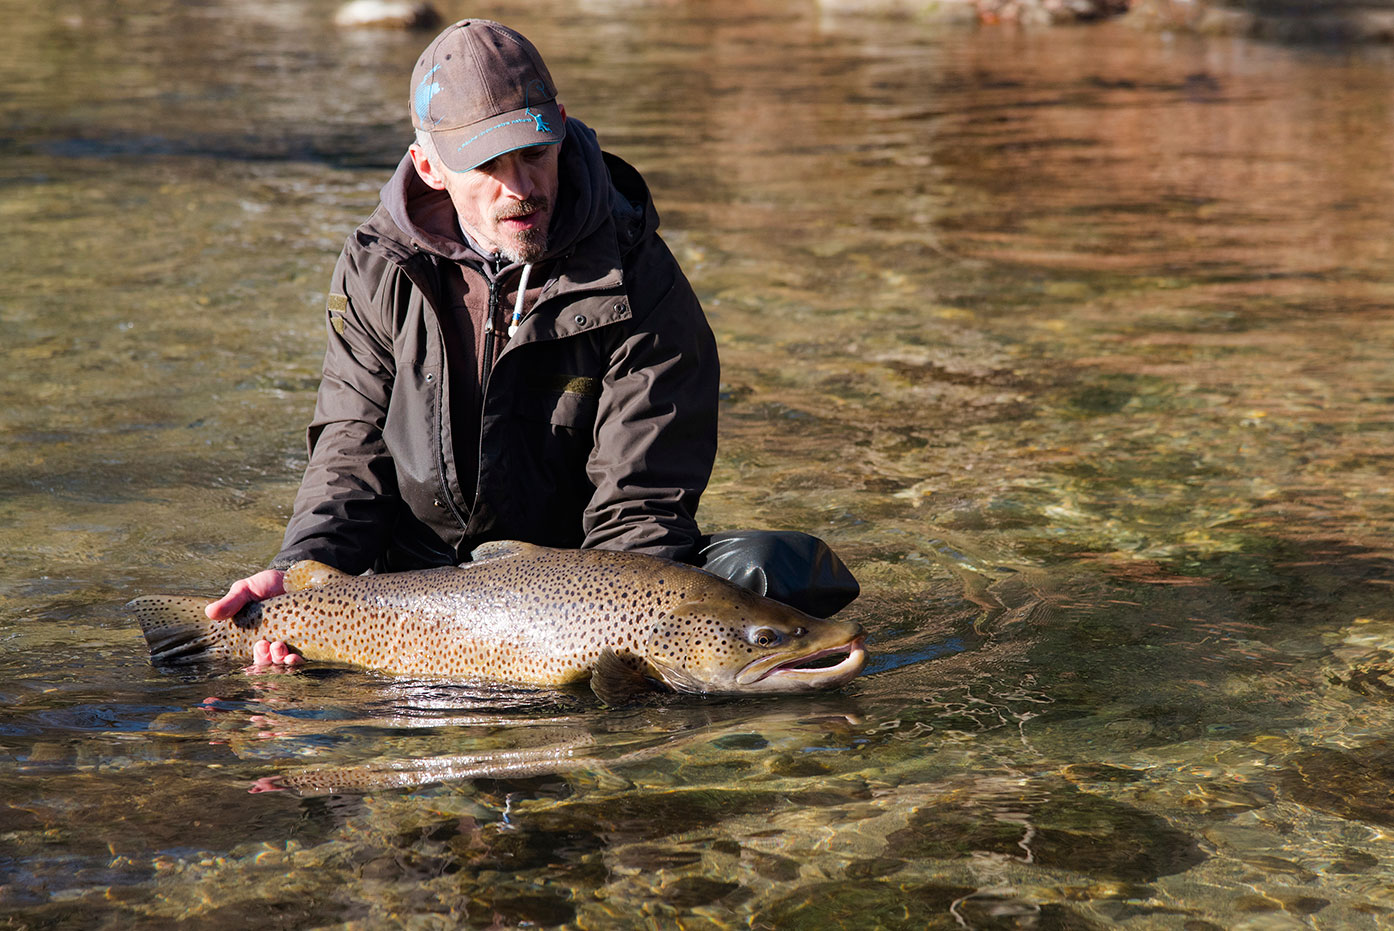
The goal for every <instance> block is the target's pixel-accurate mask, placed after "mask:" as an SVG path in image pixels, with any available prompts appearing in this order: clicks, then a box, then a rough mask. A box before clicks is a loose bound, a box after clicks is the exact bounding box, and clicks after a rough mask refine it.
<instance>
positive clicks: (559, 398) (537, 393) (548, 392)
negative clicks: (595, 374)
mask: <svg viewBox="0 0 1394 931" xmlns="http://www.w3.org/2000/svg"><path fill="white" fill-rule="evenodd" d="M599 404H600V379H598V378H588V377H584V376H578V375H542V376H538V377H536V378H532V379H529V380H528V382H527V384H525V386H524V389H523V390H522V391H521V392H519V394H518V399H517V402H516V405H515V407H514V410H515V411H516V412H517V414H518V417H519V418H521V419H523V420H528V421H532V422H534V423H549V424H551V425H552V426H553V427H554V428H560V429H561V430H562V431H567V432H574V433H577V434H580V435H581V436H582V437H584V438H585V439H586V440H587V441H588V440H589V439H590V435H591V432H592V431H593V430H594V428H595V412H596V409H597V408H598V406H599Z"/></svg>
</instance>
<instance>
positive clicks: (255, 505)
mask: <svg viewBox="0 0 1394 931" xmlns="http://www.w3.org/2000/svg"><path fill="white" fill-rule="evenodd" d="M333 7H334V5H333V3H331V2H327V0H307V2H304V3H291V2H270V0H268V2H240V0H239V2H231V0H228V2H214V0H205V2H202V3H180V2H174V0H166V2H161V0H147V2H142V3H138V4H137V3H124V4H108V3H99V2H96V0H71V2H67V3H58V4H50V5H48V6H46V7H43V8H40V9H33V8H32V5H31V4H27V3H19V2H17V0H7V2H5V3H3V4H0V14H3V22H4V23H5V30H4V31H3V33H0V82H2V83H3V87H4V88H5V93H4V94H3V95H0V120H3V132H0V218H3V223H0V270H2V271H3V274H2V275H0V326H2V327H3V331H0V332H2V333H3V338H0V399H3V404H2V405H0V430H2V431H3V432H2V433H0V436H3V445H0V641H2V642H3V645H4V650H3V653H2V654H0V709H3V710H0V803H3V805H4V807H3V808H0V918H3V919H4V920H5V921H6V922H8V923H9V924H11V925H18V926H21V927H25V926H29V927H45V928H59V927H72V928H79V927H80V928H132V927H135V928H158V927H168V926H170V925H171V924H173V923H174V922H176V921H180V920H183V921H197V922H199V924H200V926H201V927H206V928H210V929H215V928H242V927H248V926H249V920H250V921H251V923H252V924H253V925H255V924H258V923H261V924H264V925H265V926H275V927H306V928H308V927H343V926H352V927H374V928H377V927H398V926H400V927H412V928H434V927H457V926H467V927H477V928H485V927H512V926H516V925H529V926H546V927H551V926H565V927H580V928H622V927H655V928H666V927H683V928H728V927H744V928H810V929H812V928H819V929H822V928H830V927H841V928H933V927H944V928H955V927H969V928H1031V927H1034V928H1065V927H1069V928H1089V927H1104V926H1112V925H1117V926H1123V927H1135V928H1177V929H1187V931H1197V929H1207V928H1263V929H1270V928H1272V929H1281V928H1287V927H1303V926H1306V927H1319V928H1378V927H1388V926H1389V924H1390V923H1391V922H1394V892H1391V891H1390V890H1391V889H1394V841H1391V837H1390V831H1391V829H1394V743H1391V741H1390V736H1389V735H1390V734H1391V731H1392V730H1394V672H1392V670H1394V610H1391V608H1390V601H1389V594H1390V588H1389V586H1390V582H1391V579H1394V574H1391V568H1392V565H1391V557H1392V556H1394V551H1391V548H1390V544H1389V541H1390V539H1391V532H1394V504H1392V503H1391V501H1394V498H1391V496H1390V494H1389V491H1390V486H1391V479H1390V475H1389V467H1390V456H1391V453H1390V450H1391V439H1394V437H1392V436H1391V434H1394V418H1391V414H1390V411H1391V406H1390V401H1391V399H1394V340H1391V337H1394V278H1392V277H1391V274H1390V271H1389V269H1390V267H1391V260H1392V259H1394V212H1392V211H1391V207H1390V205H1391V203H1394V197H1392V196H1391V195H1392V194H1394V192H1391V185H1394V111H1391V109H1390V105H1389V104H1390V100H1391V99H1394V94H1391V92H1392V91H1394V57H1391V55H1390V53H1389V52H1388V51H1387V50H1378V49H1376V50H1358V51H1357V50H1342V49H1335V48H1314V49H1296V48H1285V47H1280V46H1274V45H1262V44H1254V43H1247V42H1238V41H1204V40H1191V39H1182V38H1167V37H1162V36H1157V35H1149V34H1139V33H1134V32H1132V31H1130V30H1128V29H1126V28H1121V27H1116V26H1107V27H1097V28H1088V29H1077V30H1076V29H1070V30H1059V31H1052V32H1039V33H1033V32H1027V33H1021V32H1015V31H1010V30H1005V29H1004V30H994V29H986V30H982V31H971V30H964V29H945V28H942V27H934V26H932V25H926V24H923V23H916V22H913V21H907V20H893V19H886V20H878V19H874V18H873V19H867V18H857V17H850V16H839V15H835V14H832V13H822V12H820V11H819V10H818V9H817V8H816V7H814V6H813V5H811V4H801V3H792V2H785V3H781V2H777V0H770V2H755V3H734V2H724V0H718V2H711V0H707V2H701V3H696V2H693V3H682V2H677V3H655V4H632V3H623V2H600V0H592V2H582V3H579V4H573V3H538V4H531V5H529V7H528V14H527V16H526V19H525V20H520V19H519V15H520V14H518V13H517V12H516V11H515V12H513V13H511V14H510V13H509V12H508V11H507V10H505V9H504V8H501V7H491V6H488V5H487V4H486V5H485V6H484V7H476V6H471V7H470V8H468V9H465V8H464V7H460V6H458V5H456V4H451V5H449V6H448V7H447V8H446V11H445V12H446V14H447V16H452V17H453V16H460V15H464V14H466V13H470V14H474V15H478V14H492V15H495V16H497V17H499V18H505V19H508V20H510V21H511V22H514V23H515V24H516V25H519V26H521V27H523V28H524V29H525V31H526V32H527V33H528V34H529V35H530V36H531V37H532V38H533V39H534V40H535V41H536V42H537V43H538V45H539V46H540V47H541V48H542V49H543V50H544V53H545V54H546V55H547V56H548V59H549V62H550V63H551V66H552V70H553V73H554V74H555V75H556V76H557V78H558V80H559V82H560V83H561V85H562V87H563V90H564V95H563V96H564V100H565V102H566V103H567V105H568V109H569V110H570V111H571V112H572V113H574V114H576V115H578V116H581V117H582V118H583V119H585V120H586V121H587V122H589V123H590V124H592V125H594V126H596V127H598V128H599V129H600V130H601V133H602V139H603V141H604V142H605V143H606V145H607V146H608V147H609V148H611V149H612V150H613V151H616V152H617V153H619V154H621V155H623V156H624V157H626V158H627V159H629V160H630V161H631V162H633V163H635V164H636V165H638V166H639V167H640V168H641V169H642V170H643V171H644V172H645V173H646V175H647V176H648V178H649V180H650V182H651V184H652V186H653V188H654V190H655V194H656V196H657V199H658V202H659V207H660V211H661V213H662V215H663V218H664V227H665V230H666V232H667V236H668V239H669V242H670V243H671V244H672V245H673V247H674V250H675V251H676V252H677V253H678V255H679V257H680V259H681V260H682V262H683V264H684V266H685V267H686V268H687V270H688V272H689V274H690V276H691V278H692V280H693V282H694V284H695V286H696V288H697V290H698V292H699V293H700V294H701V296H702V298H703V300H704V303H705V305H706V307H707V309H708V312H709V315H710V317H711V320H712V322H713V325H714V327H715V329H716V331H717V333H718V337H719V339H720V341H721V345H722V350H723V364H724V368H723V381H724V386H725V388H724V391H725V394H724V397H725V400H724V407H723V421H722V450H721V455H720V459H719V463H718V469H717V474H716V475H715V477H714V481H713V484H712V487H711V491H710V492H709V494H708V496H707V498H706V499H705V501H704V504H703V518H704V521H705V522H706V524H707V525H708V526H709V527H711V528H713V529H716V528H722V527H742V526H763V527H793V528H798V529H803V530H808V531H811V532H813V533H817V534H820V535H822V536H824V537H825V538H827V539H828V540H829V541H830V542H832V543H833V544H834V546H836V547H837V548H838V550H839V551H840V552H842V553H843V554H844V555H845V556H846V557H847V558H848V560H849V562H851V563H852V564H853V567H854V568H855V569H856V571H857V573H858V575H859V576H860V578H861V579H862V581H863V588H864V595H863V597H862V598H861V599H860V600H859V601H858V602H857V603H856V604H854V605H853V606H852V607H851V608H849V609H848V610H847V611H846V612H845V615H846V616H849V617H854V618H856V619H858V620H860V621H861V622H862V623H863V624H865V626H866V627H867V628H868V629H869V631H870V633H871V648H872V650H873V653H874V659H873V661H872V664H871V666H870V668H869V673H868V674H867V675H865V676H863V677H862V678H860V679H859V680H857V681H856V682H855V683H854V684H853V685H852V686H850V687H848V688H846V689H844V690H842V691H841V692H840V693H836V694H832V695H827V696H821V697H819V698H817V699H787V700H777V701H759V702H726V701H707V702H702V701H691V700H679V701H669V702H659V703H656V704H652V705H647V706H641V707H638V708H635V709H630V710H626V711H618V712H602V711H599V710H597V709H596V705H595V703H594V702H593V701H592V700H590V699H589V698H588V697H587V696H586V695H585V694H570V693H567V694H559V695H542V696H538V695H528V694H522V695H517V694H504V695H491V694H478V693H474V692H470V691H466V690H463V689H461V688H459V687H457V686H449V685H441V684H438V683H426V682H405V681H398V680H393V679H391V678H388V677H381V676H376V675H372V674H368V673H363V672H359V671H353V670H343V669H331V668H324V667H322V668H318V669H314V668H311V669H308V670H307V671H305V672H303V673H298V674H293V675H277V676H258V677H253V676H248V675H245V674H243V673H241V672H240V671H238V670H232V669H202V670H192V671H184V672H178V673H171V672H167V671H159V670H155V669H152V668H150V667H149V665H148V664H147V661H146V654H145V651H144V648H143V645H142V642H141V640H140V638H139V635H138V633H137V632H136V631H135V630H134V628H133V627H132V624H131V622H130V620H129V619H128V618H127V617H126V616H125V615H124V614H123V612H122V610H121V605H122V604H123V603H124V602H125V601H126V600H127V599H128V598H130V597H132V596H134V595H136V594H142V593H149V592H154V591H171V590H173V591H193V592H207V593H215V592H217V591H218V590H219V589H220V587H221V586H223V585H224V584H225V583H226V582H227V581H228V580H229V579H231V578H234V577H236V576H238V575H240V574H243V573H244V572H245V571H247V570H249V569H252V568H256V567H258V566H260V565H261V564H263V563H264V561H265V560H266V559H267V558H269V557H270V556H271V555H272V553H273V552H274V551H275V549H276V548H277V543H278V542H279V534H280V530H281V526H282V524H283V522H284V520H285V518H286V516H287V508H288V505H289V501H290V497H291V495H292V493H293V490H294V486H295V483H296V480H297V477H298V472H299V470H300V468H301V467H302V465H303V440H302V426H303V423H304V421H305V420H306V418H307V417H308V415H309V411H310V408H311V404H312V397H313V390H314V384H315V381H316V376H317V369H318V360H319V355H320V352H321V347H322V335H321V327H322V322H321V319H320V313H321V308H322V306H323V299H324V298H323V289H324V287H325V283H326V281H327V278H328V274H329V270H330V267H331V265H332V263H333V259H334V256H335V254H336V252H337V250H338V247H339V244H340V242H341V241H342V238H343V236H344V235H345V234H346V233H347V232H348V231H349V230H350V229H351V228H352V226H353V225H354V224H355V223H356V222H357V221H358V220H359V219H361V218H362V217H363V216H365V215H366V214H367V212H368V211H369V210H370V209H371V208H372V206H373V203H374V201H375V196H376V191H377V188H378V187H379V186H380V185H381V183H382V182H383V180H384V179H385V177H386V175H387V174H388V172H389V171H390V169H391V167H392V165H393V164H394V163H395V161H396V158H397V157H398V155H399V153H400V151H401V149H402V147H403V146H404V145H405V143H406V141H407V134H406V127H407V123H406V118H405V106H404V104H405V100H406V83H407V78H406V76H407V74H408V73H409V71H410V66H411V63H412V61H413V60H414V58H415V55H416V53H417V52H418V51H419V48H420V46H421V45H422V44H424V42H425V41H426V38H427V37H425V36H421V35H409V34H397V33H369V34H339V33H336V32H334V31H332V30H331V29H330V28H329V27H328V25H327V24H328V21H329V19H330V17H331V14H332V12H333ZM207 699H214V700H213V701H207ZM520 751H521V752H522V756H521V757H519V752H520ZM520 758H521V759H524V760H525V761H526V765H522V766H520V767H516V768H513V769H509V768H508V766H507V763H506V761H507V760H517V759H520ZM491 767H492V768H491ZM325 769H334V770H335V771H336V774H337V775H336V776H335V777H334V778H335V779H337V781H338V784H339V785H348V786H350V787H353V788H352V790H346V791H340V792H337V793H335V794H328V795H325V794H319V793H317V792H316V791H315V778H316V777H315V776H314V774H315V773H320V772H322V771H323V770H325ZM404 774H405V775H404ZM296 780H300V782H299V783H297V782H296ZM278 781H279V784H290V785H299V786H300V788H301V789H302V792H300V793H294V792H290V791H279V792H263V791H257V792H252V791H250V790H252V789H262V788H268V787H274V786H275V785H276V784H278ZM414 781H415V782H421V783H424V784H423V785H420V786H416V787H412V786H404V785H402V783H410V782H414ZM249 916H251V918H250V919H249Z"/></svg>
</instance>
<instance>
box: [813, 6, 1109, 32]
mask: <svg viewBox="0 0 1394 931" xmlns="http://www.w3.org/2000/svg"><path fill="white" fill-rule="evenodd" d="M1128 4H1129V0H820V3H819V5H820V6H821V7H823V9H825V10H831V11H833V12H837V13H845V14H857V13H870V14H888V13H891V14H898V15H911V16H921V17H925V18H929V19H933V20H948V21H962V22H982V23H1021V24H1023V25H1031V26H1048V25H1056V24H1061V23H1075V22H1082V21H1087V20H1095V19H1103V18H1105V17H1108V16H1115V15H1117V14H1119V13H1124V12H1126V11H1127V9H1128Z"/></svg>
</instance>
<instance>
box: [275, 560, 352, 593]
mask: <svg viewBox="0 0 1394 931" xmlns="http://www.w3.org/2000/svg"><path fill="white" fill-rule="evenodd" d="M347 578H352V576H350V575H349V574H348V573H347V572H340V571H339V570H338V569H335V568H334V567H333V566H327V565H325V564H324V563H322V562H315V561H314V560H313V559H302V560H300V562H298V563H296V564H295V565H293V566H291V567H290V568H289V569H287V570H286V577H285V583H284V584H285V587H286V591H287V592H303V591H304V590H305V589H307V588H319V587H320V586H321V585H328V584H329V583H330V582H338V581H339V580H341V579H347Z"/></svg>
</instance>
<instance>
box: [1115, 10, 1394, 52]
mask: <svg viewBox="0 0 1394 931" xmlns="http://www.w3.org/2000/svg"><path fill="white" fill-rule="evenodd" d="M1127 22H1128V23H1130V24H1132V25H1137V26H1142V27H1144V28H1153V29H1176V30H1185V31H1189V32H1200V33H1205V34H1209V35H1230V36H1249V37H1252V38H1259V39H1277V40H1281V41H1297V42H1305V41H1354V42H1391V41H1394V0H1308V2H1305V3H1294V2H1292V0H1133V4H1132V10H1131V12H1129V14H1128V17H1127Z"/></svg>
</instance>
